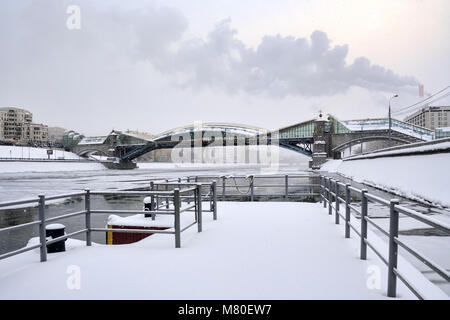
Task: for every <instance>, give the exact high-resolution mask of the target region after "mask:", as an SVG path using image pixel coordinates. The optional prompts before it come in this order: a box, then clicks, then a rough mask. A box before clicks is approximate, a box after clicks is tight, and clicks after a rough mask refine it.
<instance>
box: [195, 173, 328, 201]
mask: <svg viewBox="0 0 450 320" xmlns="http://www.w3.org/2000/svg"><path fill="white" fill-rule="evenodd" d="M188 179H194V180H195V181H204V180H206V181H210V180H214V181H219V183H217V188H218V189H220V190H218V191H217V192H218V193H219V195H218V197H219V198H220V200H222V201H226V200H227V198H228V199H233V197H235V196H243V197H244V196H245V197H246V198H247V199H248V201H255V200H256V198H257V197H258V196H259V197H261V196H264V197H266V198H270V197H277V199H280V198H281V199H283V200H284V201H288V200H292V199H294V198H295V196H297V197H312V198H313V197H319V196H320V190H319V188H320V184H319V183H313V182H312V181H311V180H317V179H318V176H317V175H306V174H289V175H288V174H284V175H276V174H274V175H221V176H214V175H203V176H192V177H188ZM275 179H278V180H280V179H281V180H282V181H281V183H275V182H272V183H267V182H265V183H264V182H260V181H261V180H275ZM294 179H307V180H309V181H308V182H307V183H298V182H292V181H293V180H294ZM237 180H238V181H239V182H238V181H237ZM228 181H230V182H231V183H228V184H227V182H228ZM267 188H271V189H273V190H280V191H281V193H270V192H264V193H263V194H258V193H257V190H260V189H267ZM299 188H303V189H305V191H306V192H296V189H299ZM227 191H228V193H227ZM231 191H236V192H237V195H236V194H232V193H231Z"/></svg>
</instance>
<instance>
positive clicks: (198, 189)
mask: <svg viewBox="0 0 450 320" xmlns="http://www.w3.org/2000/svg"><path fill="white" fill-rule="evenodd" d="M206 185H208V186H209V188H210V190H211V192H212V195H211V196H209V194H208V195H207V196H204V195H202V189H203V188H204V187H205V186H206ZM108 195H110V196H120V195H122V196H123V195H128V196H129V195H132V196H145V197H151V198H152V199H155V198H159V199H160V198H164V199H170V202H171V204H172V208H171V209H169V208H166V209H162V208H161V205H158V206H153V205H152V207H151V208H150V211H146V210H110V209H107V210H99V209H92V208H91V196H108ZM80 196H81V197H84V204H85V209H84V210H81V211H77V212H71V213H66V214H63V215H59V216H54V217H50V218H49V217H47V216H46V201H50V200H58V199H64V198H71V197H80ZM208 196H209V197H208ZM191 200H193V204H192V205H191V204H190V202H191ZM204 200H209V201H211V202H212V205H211V206H210V210H212V212H213V215H214V219H216V218H217V204H216V200H217V197H216V189H215V183H212V184H205V183H204V184H201V183H189V184H183V183H180V184H177V185H176V187H175V188H174V189H173V190H170V191H156V190H150V191H90V190H89V189H87V190H84V191H82V192H73V193H67V194H61V195H54V196H49V197H46V196H45V195H39V196H38V197H37V198H31V199H24V200H17V201H9V202H1V203H0V209H1V208H7V207H11V206H16V205H23V204H37V205H38V208H39V218H38V220H36V221H32V222H27V223H22V224H19V225H15V226H11V227H6V228H2V229H0V234H1V233H5V232H10V231H13V230H18V229H23V228H27V227H30V226H38V227H39V243H38V244H35V245H31V246H26V247H24V248H21V249H18V250H14V251H11V252H7V253H4V254H2V255H0V260H2V259H6V258H8V257H12V256H15V255H18V254H21V253H24V252H27V251H30V250H34V249H37V248H39V249H40V260H41V262H44V261H47V246H48V245H50V244H53V243H56V242H60V241H64V240H66V239H68V238H70V237H73V236H76V235H79V234H86V245H87V246H91V245H92V240H91V233H92V232H113V233H114V232H121V233H149V234H153V233H162V234H171V235H174V236H175V247H176V248H180V247H181V233H182V232H183V231H185V230H186V229H188V228H190V227H192V226H193V225H195V224H197V228H198V232H201V231H202V212H203V211H202V201H204ZM168 201H169V200H168ZM186 202H187V205H185V206H183V203H186ZM156 203H158V204H159V202H158V201H156ZM211 208H212V209H211ZM187 211H194V212H195V219H194V221H193V222H192V223H190V224H188V225H187V226H184V227H183V228H181V224H180V222H181V220H180V214H181V213H183V212H187ZM108 213H109V214H123V215H131V214H133V215H135V214H144V215H150V216H151V217H152V219H155V216H156V215H157V214H158V215H173V216H174V225H173V229H169V230H153V229H152V230H148V229H147V230H145V229H111V228H94V227H92V226H91V215H92V214H108ZM81 215H84V216H85V228H83V229H81V230H77V231H75V232H71V233H69V234H65V235H63V236H60V237H57V238H53V239H50V238H47V236H46V226H47V224H48V223H49V222H54V221H57V220H63V219H67V218H72V217H75V216H81Z"/></svg>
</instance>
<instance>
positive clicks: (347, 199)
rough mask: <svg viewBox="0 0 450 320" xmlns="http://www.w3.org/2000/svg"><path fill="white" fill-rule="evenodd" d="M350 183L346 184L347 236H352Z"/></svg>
mask: <svg viewBox="0 0 450 320" xmlns="http://www.w3.org/2000/svg"><path fill="white" fill-rule="evenodd" d="M350 202H351V198H350V183H346V184H345V237H346V238H350Z"/></svg>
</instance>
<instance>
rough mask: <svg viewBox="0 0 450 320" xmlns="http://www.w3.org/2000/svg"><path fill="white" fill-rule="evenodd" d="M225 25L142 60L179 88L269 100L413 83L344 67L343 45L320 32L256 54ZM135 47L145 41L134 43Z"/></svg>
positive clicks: (270, 44) (268, 41)
mask: <svg viewBox="0 0 450 320" xmlns="http://www.w3.org/2000/svg"><path fill="white" fill-rule="evenodd" d="M230 24H231V21H230V20H229V19H228V20H224V21H222V22H220V23H218V24H217V25H216V26H215V28H214V30H213V31H211V32H210V33H209V34H208V36H207V38H206V39H205V40H203V39H191V40H188V41H185V42H181V43H178V49H177V50H176V51H175V52H169V51H165V52H164V51H160V52H159V53H162V52H164V56H163V59H161V56H158V55H154V54H153V53H154V52H152V51H151V50H147V51H145V52H142V56H144V57H146V58H147V59H148V60H149V61H151V62H153V63H154V65H155V66H156V67H157V68H159V70H161V71H162V72H171V73H173V74H177V75H178V76H179V78H180V79H182V80H181V85H182V86H185V87H202V86H213V87H219V88H224V89H226V90H227V91H229V92H237V91H240V90H242V91H244V92H247V93H250V94H264V93H267V94H269V95H272V96H286V95H302V96H321V95H334V94H337V93H342V92H345V91H347V90H348V89H349V88H350V87H351V86H358V87H362V88H365V89H369V90H378V91H397V92H398V91H405V90H411V89H412V87H414V90H416V86H417V83H418V81H417V80H416V79H415V78H413V77H407V76H400V75H397V74H395V73H394V72H393V71H392V70H389V69H385V68H383V67H381V66H378V65H373V64H371V63H370V61H369V60H368V59H367V58H365V57H359V58H357V59H355V60H354V61H353V63H352V64H350V65H347V63H346V58H347V54H348V45H342V46H339V45H337V46H334V47H331V45H330V43H331V40H330V39H329V38H328V36H327V34H326V33H325V32H323V31H314V32H313V33H312V34H311V36H310V38H309V39H307V38H295V37H281V36H280V35H276V36H265V37H264V38H263V39H262V41H261V43H260V45H259V46H258V47H257V48H256V49H252V48H248V47H246V45H245V44H244V43H243V42H242V41H240V40H238V39H237V38H236V34H237V31H236V30H233V29H232V28H231V27H230ZM138 41H139V44H141V45H142V43H145V39H138Z"/></svg>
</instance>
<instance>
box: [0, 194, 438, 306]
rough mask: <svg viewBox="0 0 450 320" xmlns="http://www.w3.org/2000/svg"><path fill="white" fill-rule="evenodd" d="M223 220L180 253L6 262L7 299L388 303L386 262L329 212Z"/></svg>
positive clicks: (209, 223) (121, 252)
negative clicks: (362, 256) (363, 251)
mask: <svg viewBox="0 0 450 320" xmlns="http://www.w3.org/2000/svg"><path fill="white" fill-rule="evenodd" d="M218 210H219V212H220V215H219V219H218V220H217V221H213V219H212V216H210V215H208V216H206V217H205V218H204V231H203V232H202V234H201V235H198V234H197V232H196V230H194V229H188V230H187V231H186V234H184V236H183V244H184V246H183V247H182V248H181V249H174V248H173V243H172V240H171V239H170V237H167V236H164V235H158V234H157V235H153V236H151V237H149V238H146V239H144V240H142V241H140V242H138V243H135V244H129V245H121V246H107V245H95V244H94V245H93V246H92V247H86V246H85V243H84V242H81V241H77V240H72V239H70V240H69V241H68V242H67V244H66V245H67V251H66V252H64V253H57V254H50V255H49V256H48V261H47V262H45V263H40V262H39V259H38V257H39V250H37V251H31V252H28V253H25V254H22V255H18V256H15V257H13V258H10V259H6V260H4V261H2V263H0V274H1V276H0V287H1V290H0V297H1V299H16V298H25V299H387V296H386V286H385V281H384V279H385V278H386V277H385V273H386V270H385V269H386V268H385V267H384V266H383V264H382V262H381V261H380V260H379V259H378V257H377V256H376V255H375V254H372V253H369V255H368V259H367V260H366V261H361V260H359V259H358V255H359V248H358V244H359V241H357V239H356V237H355V238H352V239H350V240H349V239H345V238H344V234H343V230H342V229H341V228H340V227H338V226H336V225H335V224H334V218H330V217H329V216H328V215H327V211H326V210H324V209H323V208H322V207H321V205H320V204H312V203H294V202H272V203H262V202H252V203H244V202H240V203H236V202H227V203H221V202H219V207H218ZM369 236H371V237H372V234H370V235H369ZM374 237H376V236H374ZM399 267H402V268H404V269H406V270H408V272H410V275H412V276H414V277H416V278H415V279H416V284H417V286H418V287H419V288H421V289H422V290H425V291H426V292H427V294H428V296H429V297H430V298H445V297H446V296H445V294H443V293H442V292H441V291H440V290H439V289H437V288H436V287H435V286H434V285H432V284H431V283H429V282H428V280H426V279H425V278H424V277H423V276H422V275H421V274H420V272H418V271H417V270H415V269H414V268H412V267H411V266H410V265H409V264H408V263H407V262H406V261H404V260H403V259H400V263H399ZM73 270H78V271H79V274H78V273H75V272H73ZM76 275H79V283H78V284H79V287H77V286H75V288H74V286H73V285H71V282H70V281H73V279H74V278H75V276H76ZM398 289H399V290H398V297H399V298H400V299H414V298H415V297H414V295H413V294H412V293H411V292H410V291H409V290H408V289H407V288H406V287H404V286H403V285H402V284H400V285H399V288H398Z"/></svg>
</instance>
